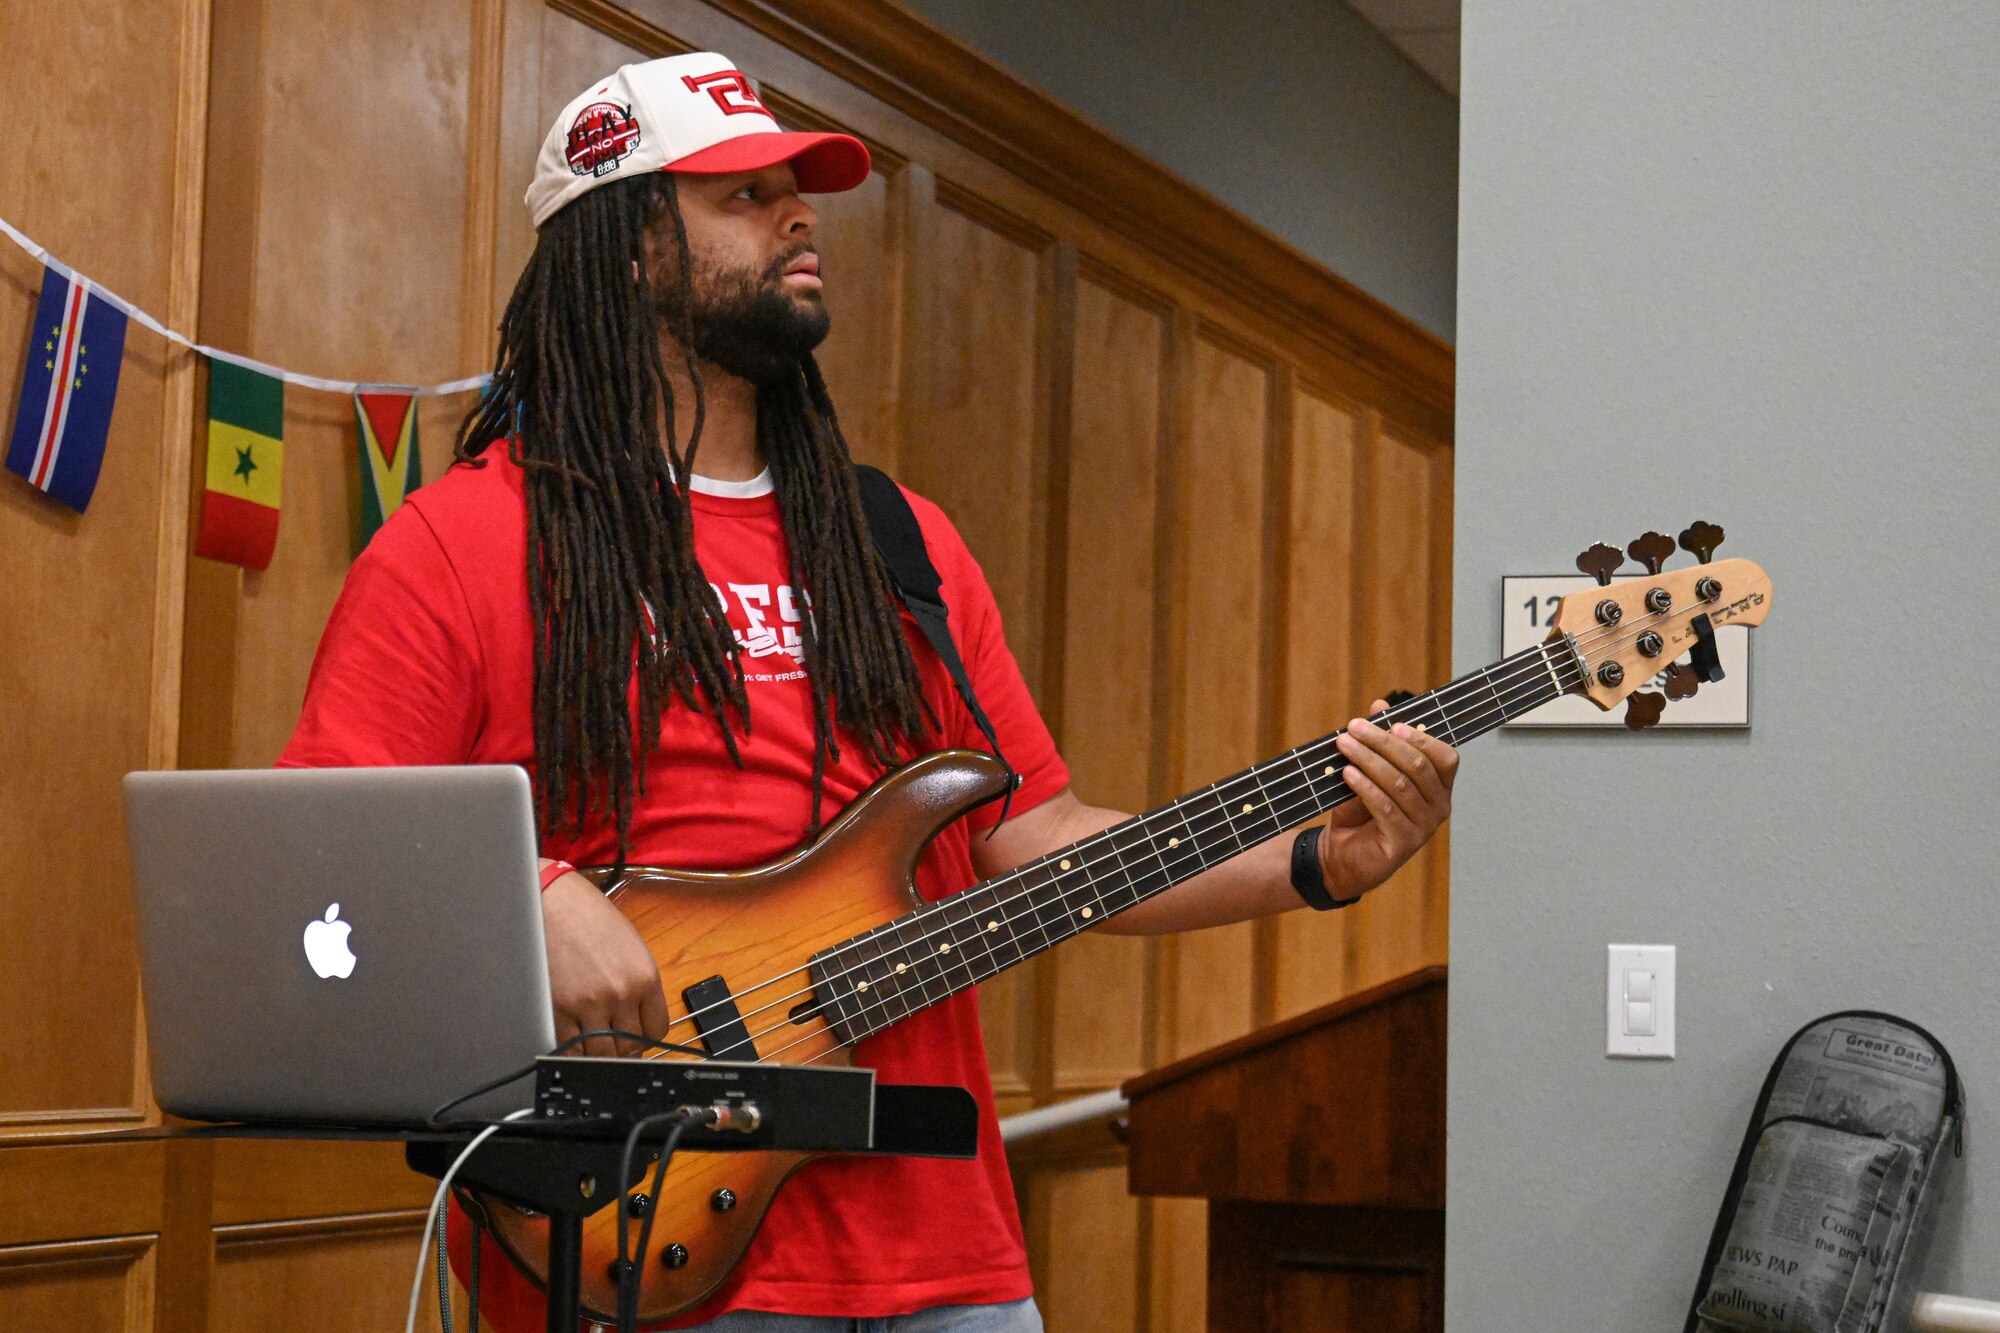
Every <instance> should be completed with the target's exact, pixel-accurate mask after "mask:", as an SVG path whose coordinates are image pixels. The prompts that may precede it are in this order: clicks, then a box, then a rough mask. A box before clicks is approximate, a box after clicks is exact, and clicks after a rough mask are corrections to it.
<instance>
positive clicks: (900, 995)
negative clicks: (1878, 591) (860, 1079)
mask: <svg viewBox="0 0 2000 1333" xmlns="http://www.w3.org/2000/svg"><path fill="white" fill-rule="evenodd" d="M1706 605H1712V604H1710V603H1697V604H1694V605H1691V606H1689V607H1687V608H1684V609H1683V610H1681V611H1679V612H1668V613H1666V614H1665V615H1663V616H1661V617H1660V618H1658V619H1656V620H1653V621H1651V622H1649V624H1648V625H1647V626H1645V627H1634V628H1633V629H1632V631H1631V632H1630V634H1629V636H1628V637H1630V638H1633V639H1636V638H1637V637H1638V636H1639V635H1641V634H1644V633H1646V632H1647V631H1648V629H1650V628H1652V627H1653V626H1656V625H1663V624H1666V623H1668V622H1669V621H1672V620H1675V619H1678V618H1679V617H1681V616H1685V615H1690V614H1698V613H1699V612H1700V609H1701V608H1702V607H1703V606H1706ZM1615 628H1616V627H1607V633H1611V632H1615ZM1593 637H1596V638H1603V637H1606V634H1599V635H1596V636H1593ZM1538 646H1539V647H1542V648H1544V649H1546V648H1547V647H1548V646H1549V645H1546V644H1545V645H1538ZM1540 656H1541V658H1542V661H1543V662H1544V663H1546V664H1547V665H1545V666H1534V667H1533V669H1534V670H1535V672H1536V674H1537V675H1539V674H1540V672H1542V671H1546V670H1548V669H1550V668H1552V667H1554V663H1552V662H1548V659H1547V653H1546V652H1545V651H1544V652H1543V653H1542V654H1540ZM1580 661H1581V659H1580V658H1579V659H1575V660H1571V661H1569V662H1566V663H1564V664H1563V667H1562V669H1563V670H1566V671H1568V672H1571V673H1574V674H1575V677H1576V678H1575V679H1574V680H1571V681H1569V682H1568V684H1567V685H1566V686H1565V687H1564V690H1563V693H1565V694H1567V693H1569V692H1570V691H1571V690H1573V689H1575V687H1576V686H1577V685H1580V684H1583V683H1585V682H1586V681H1588V680H1589V678H1590V675H1589V672H1588V671H1587V670H1586V669H1585V668H1584V667H1582V666H1581V665H1580ZM1522 667H1523V668H1529V667H1531V663H1529V662H1527V661H1524V662H1523V663H1522ZM1522 697H1524V691H1523V689H1522V688H1520V687H1519V686H1518V685H1510V686H1509V690H1508V698H1507V700H1506V701H1507V702H1513V701H1517V700H1519V699H1520V698H1522ZM1411 702H1414V701H1411ZM1495 702H1496V703H1500V702H1502V701H1501V699H1500V696H1498V695H1497V694H1496V696H1495ZM1400 706H1406V705H1399V707H1400ZM1500 711H1501V712H1502V713H1504V712H1505V707H1504V706H1503V707H1502V708H1501V710H1500ZM1385 716H1387V715H1386V714H1385ZM1503 720H1504V719H1503ZM1490 729H1491V728H1489V730H1490ZM1482 734H1483V733H1482ZM1323 744H1324V742H1316V743H1314V744H1313V745H1312V746H1307V747H1301V751H1302V752H1303V751H1304V750H1306V749H1312V748H1318V747H1319V746H1320V745H1323ZM1230 780H1231V779H1224V780H1223V781H1230ZM1210 785H1211V787H1215V786H1220V785H1221V783H1213V784H1210ZM1311 786H1312V784H1311V782H1310V780H1309V781H1308V786H1307V788H1306V790H1305V791H1304V792H1303V793H1302V795H1303V798H1304V799H1303V800H1302V801H1299V802H1295V803H1294V804H1292V805H1291V806H1289V807H1288V808H1287V809H1286V810H1285V818H1284V819H1283V820H1281V822H1280V828H1281V829H1282V828H1284V827H1286V826H1287V825H1288V823H1289V821H1290V820H1291V819H1292V818H1294V817H1296V818H1298V819H1301V820H1302V819H1305V818H1310V817H1311V815H1310V813H1302V812H1309V811H1310V810H1311V809H1312V808H1313V807H1314V806H1315V805H1317V806H1318V808H1319V810H1321V811H1324V810H1327V809H1331V808H1334V807H1336V806H1339V805H1345V804H1346V803H1347V802H1348V801H1350V800H1353V799H1355V794H1354V793H1353V792H1352V791H1349V792H1347V793H1346V794H1345V795H1342V796H1340V797H1338V798H1337V799H1336V800H1334V801H1333V802H1332V803H1330V804H1321V803H1320V798H1319V797H1318V796H1317V795H1316V794H1315V793H1313V792H1312V790H1311ZM1204 790H1206V789H1204ZM1195 794H1197V795H1199V794H1200V793H1195ZM1273 804H1275V803H1273ZM1223 815H1224V822H1226V823H1228V824H1230V825H1231V831H1232V833H1233V832H1234V827H1233V825H1234V820H1233V819H1232V818H1230V817H1229V815H1228V812H1227V810H1224V811H1223ZM1118 827H1123V825H1118V826H1114V830H1115V828H1118ZM1218 827H1220V826H1219V825H1210V826H1209V830H1207V831H1213V830H1214V829H1215V828H1218ZM1110 831H1113V830H1107V831H1106V832H1110ZM1103 837H1104V834H1098V835H1094V839H1093V840H1095V839H1101V838H1103ZM1080 845H1081V844H1079V846H1080ZM1253 845H1254V844H1253ZM1127 850H1131V849H1127ZM1241 850H1245V851H1247V850H1248V848H1247V847H1245V848H1243V849H1241ZM1154 851H1155V855H1157V849H1154ZM1119 855H1120V853H1119V850H1118V849H1117V848H1116V847H1115V846H1114V847H1113V848H1112V849H1111V853H1110V856H1109V857H1108V858H1107V857H1098V858H1096V859H1095V860H1094V861H1090V862H1086V863H1085V868H1087V867H1088V866H1089V865H1092V864H1097V863H1100V862H1102V861H1103V860H1106V859H1114V860H1115V859H1117V858H1118V857H1119ZM1224 859H1228V858H1224ZM1018 873H1020V872H1019V870H1017V871H1014V872H1010V874H1018ZM1064 873H1066V874H1069V875H1072V876H1074V875H1075V873H1076V872H1075V871H1069V872H1064ZM1197 873H1199V872H1197ZM1129 878H1130V875H1129V871H1128V870H1127V868H1126V867H1125V866H1123V864H1122V863H1121V864H1120V865H1119V866H1118V867H1117V869H1116V873H1114V874H1111V875H1100V876H1086V877H1085V879H1084V881H1083V882H1082V883H1081V884H1077V885H1072V886H1069V887H1065V888H1062V889H1060V890H1059V891H1058V893H1057V894H1055V895H1054V896H1053V897H1052V898H1050V899H1049V900H1047V902H1046V903H1045V904H1044V906H1047V905H1055V904H1061V905H1063V907H1064V915H1065V916H1068V915H1070V914H1071V907H1070V901H1071V899H1073V898H1074V897H1075V896H1077V895H1078V894H1081V893H1086V892H1088V893H1089V894H1090V895H1091V897H1092V898H1093V900H1094V901H1095V902H1096V903H1097V904H1098V905H1100V906H1101V905H1102V902H1103V899H1102V897H1101V895H1099V894H1097V893H1096V888H1097V886H1098V885H1100V884H1102V883H1104V882H1106V880H1107V879H1126V880H1129ZM1188 878H1193V876H1192V875H1190V876H1188ZM996 882H997V880H995V881H987V883H988V885H991V884H993V883H996ZM975 887H976V886H975ZM1033 891H1034V890H1032V889H1031V890H1027V891H1026V892H1033ZM958 896H959V895H950V896H947V897H946V898H943V899H940V900H938V902H937V903H935V904H931V905H930V906H933V907H941V906H943V905H945V904H949V903H952V902H953V900H954V899H955V898H957V897H958ZM1021 896H1023V894H1016V895H1014V899H1018V898H1019V897H1021ZM1148 896H1151V895H1148ZM1014 899H1003V900H1001V902H998V903H995V904H993V905H992V906H994V907H999V906H1002V905H1004V903H1006V902H1009V901H1013V900H1014ZM1138 901H1143V899H1140V900H1135V901H1134V902H1133V903H1130V904H1127V906H1128V907H1130V906H1136V905H1137V903H1138ZM920 910H922V909H920ZM1039 910H1040V909H1039V908H1035V909H1031V910H1030V911H1028V912H1021V913H1016V914H1015V915H1013V916H1009V917H1005V918H1002V919H1003V920H1005V921H1007V922H1009V923H1011V922H1014V921H1019V920H1022V919H1024V918H1025V917H1028V916H1030V915H1035V914H1036V913H1037V912H1038V911H1039ZM1117 910H1118V911H1123V910H1125V909H1124V908H1120V909H1117ZM1115 914H1116V912H1113V913H1111V915H1115ZM971 915H983V913H975V914H971ZM893 924H894V923H885V925H893ZM960 924H961V925H962V924H963V922H962V921H961V923H960ZM1037 925H1038V928H1039V922H1038V923H1037ZM877 929H878V930H879V929H882V928H880V927H878V928H877ZM950 929H952V927H951V926H950V925H949V924H947V925H946V926H943V927H941V928H939V929H938V930H933V931H930V932H928V933H926V934H925V935H921V936H919V937H918V938H917V939H915V940H911V941H903V942H901V943H900V946H899V947H902V948H905V949H907V948H909V947H910V946H913V945H915V944H918V943H922V942H924V941H925V940H928V939H931V938H935V937H936V936H937V935H938V934H942V933H946V932H948V931H949V930H950ZM870 933H873V932H870ZM1010 935H1011V932H1010ZM865 937H866V936H865V935H864V936H861V937H857V938H865ZM981 938H983V932H982V933H975V934H974V935H972V936H971V937H970V939H972V940H978V939H981ZM1044 938H1045V939H1046V932H1044ZM1064 938H1068V936H1065V937H1064ZM952 942H953V943H959V941H952ZM1049 944H1050V947H1053V942H1052V941H1051V942H1049ZM987 958H988V959H989V960H990V959H991V958H992V951H991V950H990V949H989V950H988V951H987ZM1025 958H1026V955H1025V954H1023V955H1022V956H1021V957H1020V958H1017V959H1015V960H1014V962H1011V963H1008V964H1006V965H1005V966H1007V967H1011V966H1014V965H1015V963H1018V962H1021V961H1025ZM880 961H883V959H882V957H881V956H878V957H877V958H876V959H873V960H870V961H869V962H864V963H861V964H858V965H857V966H856V967H851V968H848V969H846V971H844V972H841V973H836V974H834V975H833V976H832V977H829V978H827V980H835V979H838V978H839V977H843V976H846V975H849V974H851V973H852V972H854V971H857V970H864V969H865V968H867V967H868V966H870V965H871V963H873V962H880ZM805 971H806V969H803V968H800V969H794V970H793V971H791V972H788V973H785V974H783V975H782V976H780V977H777V978H773V979H772V980H770V981H767V982H763V983H760V984H759V986H757V987H752V988H750V989H749V990H746V991H745V992H744V993H745V994H749V993H752V992H754V991H755V990H756V989H760V988H761V987H762V986H769V985H774V984H779V983H781V982H782V980H783V978H784V977H787V976H796V975H799V974H800V973H802V972H805ZM969 973H970V966H969V965H968V974H969ZM891 975H892V976H893V975H894V974H891ZM940 979H942V977H940ZM968 984H972V983H971V982H970V981H968ZM812 989H813V988H812V987H811V986H808V987H806V988H805V989H802V990H799V991H795V992H793V993H792V995H787V996H785V997H783V998H781V999H779V1000H776V1001H772V1002H770V1003H768V1004H765V1005H763V1006H761V1007H760V1008H758V1009H757V1010H754V1011H752V1016H754V1015H756V1014H761V1013H765V1012H768V1011H769V1010H770V1009H773V1008H776V1007H777V1006H778V1005H780V1004H782V1003H784V1000H786V999H791V998H793V997H794V996H801V995H808V994H811V993H812ZM926 989H927V983H920V985H919V986H918V988H917V990H918V995H919V1003H918V1004H917V1005H915V1006H914V1007H911V1006H909V1005H907V1004H905V1005H904V1013H903V1014H902V1015H900V1016H898V1018H897V1019H895V1020H892V1021H901V1018H903V1017H908V1016H909V1015H910V1014H912V1013H915V1012H916V1011H917V1010H918V1009H923V1008H927V1007H929V1006H930V1005H932V1004H935V1003H938V1000H934V999H931V998H930V997H929V996H928V994H927V993H926ZM958 989H963V988H962V987H960V988H958ZM956 993H957V991H956V990H947V991H946V994H945V996H944V997H939V998H940V999H942V998H948V997H949V996H950V995H952V994H956ZM906 994H907V992H905V991H903V990H901V989H898V990H895V991H891V992H888V993H886V994H885V995H884V996H883V998H881V999H877V1000H874V1001H871V1002H870V1003H868V1004H865V1005H863V1006H861V1007H860V1008H858V1009H857V1010H855V1011H854V1015H853V1016H854V1017H856V1018H861V1017H864V1016H866V1015H869V1014H872V1013H873V1012H875V1011H878V1010H886V1009H887V1008H888V1007H889V1005H890V1004H891V1003H892V1002H893V1001H899V1000H903V999H904V997H905V996H906ZM783 1026H784V1025H783V1024H782V1023H778V1024H773V1025H771V1026H769V1027H767V1028H765V1029H763V1030H761V1031H759V1032H757V1033H754V1034H750V1040H751V1042H752V1044H753V1048H754V1044H755V1042H756V1041H757V1040H758V1039H759V1038H762V1037H767V1036H769V1035H770V1034H771V1033H773V1032H778V1031H781V1030H782V1029H783ZM819 1035H822V1034H818V1033H813V1034H808V1035H807V1036H805V1037H801V1038H799V1039H798V1040H795V1041H792V1042H789V1043H787V1044H786V1045H785V1046H782V1047H779V1048H778V1049H777V1050H776V1051H773V1052H772V1053H771V1054H770V1055H768V1056H760V1057H759V1058H760V1059H766V1060H768V1059H774V1058H776V1056H778V1055H780V1054H782V1053H783V1052H785V1051H787V1050H790V1049H791V1048H792V1047H794V1046H797V1045H800V1044H803V1043H804V1042H805V1041H809V1040H812V1039H813V1038H814V1037H816V1036H819ZM870 1035H872V1034H870ZM844 1045H845V1043H841V1042H838V1041H837V1040H836V1048H838V1047H840V1046H844ZM816 1058H817V1057H816Z"/></svg>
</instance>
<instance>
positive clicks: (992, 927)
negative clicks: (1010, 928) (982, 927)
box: [986, 921, 1000, 935]
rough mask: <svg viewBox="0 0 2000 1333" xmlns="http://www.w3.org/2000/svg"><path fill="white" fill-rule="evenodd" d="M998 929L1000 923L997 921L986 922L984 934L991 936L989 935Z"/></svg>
mask: <svg viewBox="0 0 2000 1333" xmlns="http://www.w3.org/2000/svg"><path fill="white" fill-rule="evenodd" d="M998 929H1000V923H999V922H998V921H988V922H987V923H986V933H987V934H989V935H991V934H992V933H993V932H994V931H996V930H998Z"/></svg>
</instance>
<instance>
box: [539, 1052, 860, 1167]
mask: <svg viewBox="0 0 2000 1333" xmlns="http://www.w3.org/2000/svg"><path fill="white" fill-rule="evenodd" d="M535 1066H536V1069H535V1119H536V1121H538V1122H540V1123H543V1124H550V1125H554V1124H564V1123H567V1124H568V1125H572V1126H574V1127H575V1128H577V1129H578V1130H588V1129H595V1128H600V1127H601V1128H602V1130H603V1131H604V1132H605V1133H607V1134H619V1135H622V1134H624V1133H626V1132H627V1131H628V1130H630V1129H631V1127H632V1126H633V1124H635V1123H636V1122H637V1121H639V1120H641V1119H643V1118H644V1117H646V1116H649V1115H659V1114H662V1113H664V1112H668V1111H674V1110H678V1109H680V1108H683V1107H686V1108H689V1109H690V1110H693V1111H697V1112H700V1118H699V1119H697V1120H696V1121H695V1122H694V1123H692V1124H690V1125H689V1126H688V1128H687V1130H686V1131H685V1133H684V1134H683V1135H682V1138H681V1143H682V1146H684V1147H692V1146H697V1145H699V1146H701V1147H704V1148H709V1149H716V1148H721V1149H730V1148H781V1149H793V1150H800V1151H809V1152H866V1151H868V1150H869V1149H871V1148H873V1147H874V1146H875V1145H874V1124H875V1071H874V1070H872V1069H853V1068H845V1067H836V1068H825V1067H822V1066H818V1065H776V1064H760V1063H754V1062H738V1061H733V1060H648V1059H643V1058H637V1057H623V1058H616V1059H612V1058H595V1057H591V1056H575V1055H545V1056H543V1057H541V1058H540V1059H539V1060H537V1061H536V1062H535ZM662 1132H663V1133H664V1129H662Z"/></svg>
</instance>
